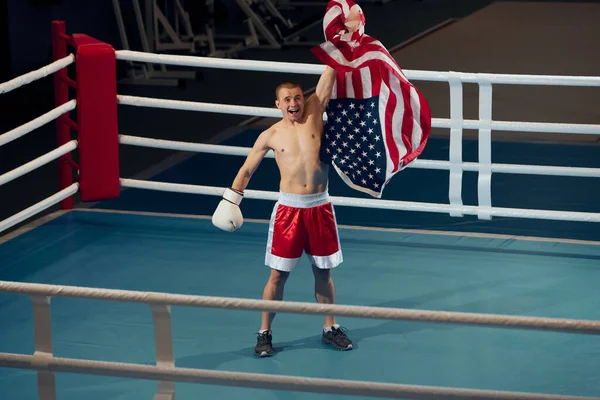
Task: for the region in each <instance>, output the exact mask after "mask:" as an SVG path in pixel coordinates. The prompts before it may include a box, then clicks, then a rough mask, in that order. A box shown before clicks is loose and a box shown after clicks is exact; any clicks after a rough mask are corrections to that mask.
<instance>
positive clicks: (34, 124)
mask: <svg viewBox="0 0 600 400" xmlns="http://www.w3.org/2000/svg"><path fill="white" fill-rule="evenodd" d="M76 105H77V101H76V100H75V99H73V100H70V101H68V102H67V103H65V104H63V105H61V106H59V107H56V108H55V109H53V110H50V111H48V112H47V113H45V114H43V115H41V116H39V117H37V118H36V119H33V120H31V121H29V122H27V123H25V124H23V125H21V126H19V127H17V128H15V129H13V130H10V131H8V132H6V133H5V134H3V135H0V146H2V145H5V144H6V143H10V142H12V141H13V140H16V139H18V138H20V137H21V136H24V135H26V134H28V133H29V132H31V131H33V130H35V129H37V128H39V127H41V126H43V125H45V124H47V123H48V122H51V121H53V120H55V119H56V118H58V117H60V116H61V115H63V114H64V113H67V112H69V111H71V110H73V109H75V106H76Z"/></svg>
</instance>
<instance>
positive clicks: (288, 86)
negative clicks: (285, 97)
mask: <svg viewBox="0 0 600 400" xmlns="http://www.w3.org/2000/svg"><path fill="white" fill-rule="evenodd" d="M294 88H300V89H302V86H301V85H300V84H299V83H296V82H290V81H285V82H281V83H280V84H279V85H277V87H276V88H275V99H278V98H279V97H278V96H279V90H280V89H294Z"/></svg>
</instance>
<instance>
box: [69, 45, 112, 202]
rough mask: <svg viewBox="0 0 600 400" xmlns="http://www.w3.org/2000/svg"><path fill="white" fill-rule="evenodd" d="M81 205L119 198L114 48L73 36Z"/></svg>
mask: <svg viewBox="0 0 600 400" xmlns="http://www.w3.org/2000/svg"><path fill="white" fill-rule="evenodd" d="M73 42H74V45H75V47H76V48H77V56H76V59H75V65H76V71H77V119H78V125H79V166H80V169H79V189H80V194H81V201H99V200H106V199H111V198H115V197H118V196H119V193H120V180H119V134H118V121H117V71H116V68H117V67H116V63H117V61H116V54H115V50H114V48H113V47H112V46H111V45H109V44H107V43H103V42H100V41H98V40H96V39H94V38H92V37H89V36H87V35H80V34H74V35H73Z"/></svg>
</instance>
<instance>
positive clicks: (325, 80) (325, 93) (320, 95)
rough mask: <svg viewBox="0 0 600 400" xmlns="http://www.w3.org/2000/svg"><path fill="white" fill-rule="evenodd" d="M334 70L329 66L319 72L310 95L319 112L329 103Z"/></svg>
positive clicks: (333, 82) (334, 74)
mask: <svg viewBox="0 0 600 400" xmlns="http://www.w3.org/2000/svg"><path fill="white" fill-rule="evenodd" d="M335 77H336V71H335V70H334V69H333V68H331V67H330V66H327V67H325V71H324V72H323V73H322V74H321V77H320V78H319V82H318V83H317V88H316V89H315V93H314V94H313V95H312V96H311V97H312V99H311V100H312V101H314V102H315V105H316V106H317V107H318V109H319V112H320V113H322V112H323V111H325V109H326V108H327V104H329V99H330V98H331V93H332V91H333V85H335Z"/></svg>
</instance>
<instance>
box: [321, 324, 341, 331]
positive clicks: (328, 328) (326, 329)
mask: <svg viewBox="0 0 600 400" xmlns="http://www.w3.org/2000/svg"><path fill="white" fill-rule="evenodd" d="M339 327H340V326H339V324H335V325H332V326H325V327H323V331H325V332H329V331H331V330H332V329H333V328H338V329H339Z"/></svg>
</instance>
